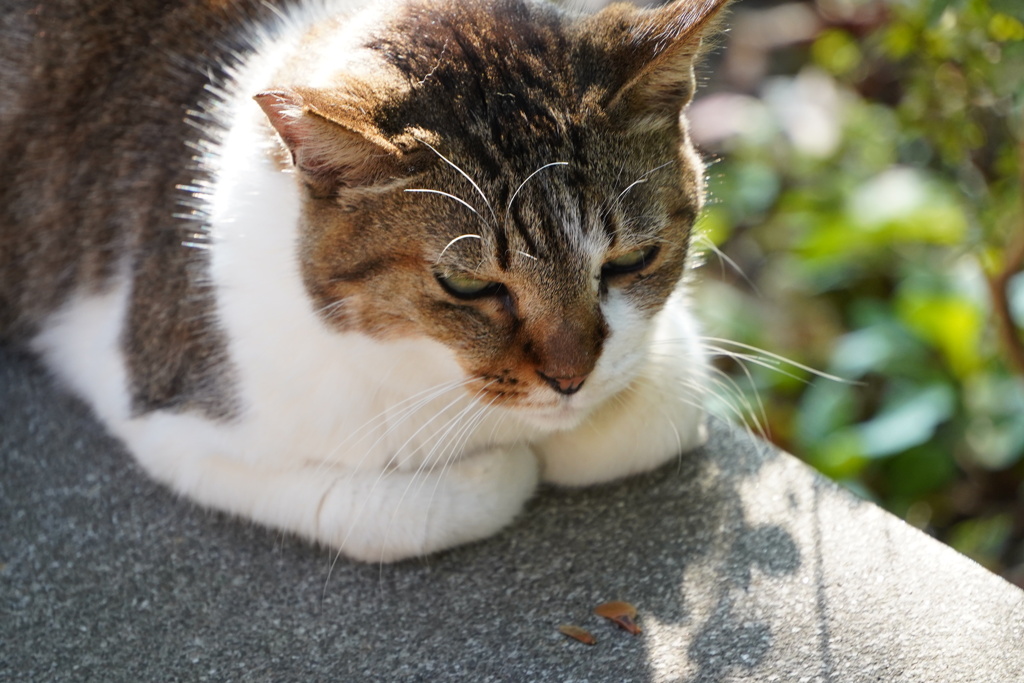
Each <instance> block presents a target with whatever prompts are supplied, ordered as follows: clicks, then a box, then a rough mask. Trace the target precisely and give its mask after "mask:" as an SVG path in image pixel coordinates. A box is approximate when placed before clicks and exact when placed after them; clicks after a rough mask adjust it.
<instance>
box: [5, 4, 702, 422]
mask: <svg viewBox="0 0 1024 683" xmlns="http://www.w3.org/2000/svg"><path fill="white" fill-rule="evenodd" d="M271 4H272V3H267V2H263V1H262V0H260V1H257V0H209V1H206V0H179V2H175V3H167V2H165V0H133V1H132V2H130V3H128V2H123V0H46V1H45V2H39V1H38V0H7V1H6V3H5V8H4V10H3V15H2V16H0V36H2V37H3V39H4V41H5V45H6V46H11V47H12V49H5V50H3V51H2V52H0V149H2V152H0V153H2V156H3V158H4V160H5V173H4V182H2V183H0V339H3V340H7V341H15V342H24V341H25V340H27V339H29V338H31V336H32V335H33V334H35V333H36V332H37V331H38V330H39V326H40V325H41V323H42V321H43V320H44V319H45V317H46V316H47V315H48V314H49V313H51V312H52V311H53V310H55V309H56V308H58V307H59V306H60V305H61V304H62V303H63V302H64V301H65V300H66V299H67V297H68V296H69V294H70V293H71V292H74V291H82V292H86V293H94V292H100V291H103V290H104V289H106V288H107V287H108V286H109V284H110V282H111V280H112V278H113V277H114V276H115V275H116V274H118V273H119V271H120V270H121V269H122V268H125V267H126V268H127V269H128V270H129V274H130V276H131V277H132V291H131V295H130V296H131V299H130V302H129V313H128V321H127V324H126V328H125V332H124V334H123V337H122V344H123V346H124V349H125V352H126V357H127V361H128V372H129V377H130V378H131V396H132V405H133V409H134V411H135V412H136V413H145V412H148V411H152V410H158V409H171V410H196V411H199V412H201V413H204V414H206V415H208V416H211V417H219V418H225V417H228V416H230V415H231V414H232V412H233V410H234V406H235V400H236V397H235V391H234V387H233V384H232V381H231V380H232V370H231V364H230V362H229V360H228V358H227V354H226V345H225V339H224V337H223V334H222V332H221V330H220V329H219V327H218V324H217V322H216V320H215V317H214V302H213V298H212V292H211V291H210V289H209V273H208V269H209V262H208V254H207V252H206V251H205V250H204V249H202V248H194V247H193V246H191V245H196V244H198V245H200V246H204V245H205V244H206V243H207V237H206V234H205V231H204V226H203V218H204V211H205V206H204V203H203V200H202V197H201V196H200V195H201V194H202V193H203V192H205V191H206V190H207V189H208V187H209V183H210V181H211V180H212V178H211V177H210V176H209V175H208V171H207V170H204V169H202V168H201V169H198V170H197V169H196V168H195V166H194V164H193V163H192V161H191V157H192V156H193V154H195V153H196V152H195V151H194V149H195V148H198V149H199V150H200V154H202V153H203V152H202V150H203V149H204V148H203V145H209V142H208V141H207V140H206V138H207V137H212V138H216V137H217V135H218V133H217V129H218V127H219V126H220V125H221V122H219V121H217V120H216V119H215V118H213V117H210V115H209V114H208V113H204V109H203V107H202V106H201V104H200V103H201V102H203V101H204V100H206V99H208V97H209V96H208V94H207V92H206V91H205V88H206V87H207V86H209V85H211V84H212V85H214V86H217V87H224V86H225V85H226V84H227V82H228V77H227V68H226V65H230V64H232V63H233V62H235V61H236V59H238V58H240V56H244V53H246V52H247V51H249V50H250V49H251V46H248V45H247V44H246V41H245V39H243V38H242V37H241V36H243V35H244V31H243V30H242V28H241V27H242V26H243V25H245V24H247V23H252V24H262V23H266V22H267V21H268V19H270V18H271V17H272V16H273V14H274V11H275V10H274V8H273V7H272V6H271ZM273 4H280V5H285V4H288V3H284V2H280V3H273ZM720 4H721V3H720V2H718V1H716V0H695V1H694V2H692V3H690V4H689V5H688V9H686V10H685V11H684V9H683V8H682V7H681V6H679V5H674V6H672V7H669V8H666V9H665V10H661V11H658V12H656V13H654V14H653V15H652V16H653V19H652V20H651V21H650V23H649V25H648V27H647V28H646V29H645V30H641V31H635V30H633V28H632V25H633V23H634V21H635V16H636V15H635V12H636V10H634V9H631V8H628V7H625V6H622V7H613V8H610V9H609V10H607V11H606V12H604V13H602V14H601V15H599V16H597V17H594V18H590V19H585V20H582V21H581V22H579V23H575V22H574V21H570V20H569V19H567V18H565V17H564V16H563V15H561V14H560V13H559V12H558V11H557V10H555V9H552V8H546V7H542V6H535V5H533V4H527V3H522V2H519V1H518V0H497V1H496V2H491V3H486V2H480V1H478V0H472V1H465V2H463V1H456V0H438V1H431V2H425V1H418V0H417V1H416V2H413V3H411V4H410V5H409V6H408V7H407V9H405V10H404V11H403V12H402V13H401V14H400V15H399V16H396V17H394V18H393V20H391V21H390V22H389V23H388V25H387V26H384V27H382V28H381V29H380V30H379V31H377V33H376V35H374V36H372V37H371V38H370V39H369V40H368V41H367V44H366V48H367V49H368V50H369V51H370V53H371V54H372V55H376V58H377V59H378V60H379V65H378V67H377V68H376V71H375V72H374V74H373V77H372V78H369V77H368V76H367V75H366V74H365V73H361V74H359V75H357V76H352V77H350V75H347V74H344V73H339V74H337V78H336V81H335V83H336V85H334V86H332V87H331V88H328V89H322V88H321V89H309V88H307V89H304V88H303V83H302V82H301V79H300V78H296V77H290V76H289V71H291V73H292V74H296V73H302V72H303V68H302V67H303V66H307V67H308V65H309V64H310V63H311V62H312V61H314V60H318V59H321V58H324V57H327V56H326V55H324V54H323V49H324V45H323V44H322V43H318V41H319V40H321V39H322V37H323V36H324V35H325V34H326V33H327V29H328V28H330V27H331V26H330V25H329V23H328V24H326V25H325V26H323V27H320V28H319V29H318V30H316V31H314V32H313V33H311V35H310V36H309V39H308V40H309V44H310V45H309V47H310V49H309V51H308V52H307V53H306V54H305V55H303V56H302V57H301V58H299V59H297V60H296V61H295V63H293V64H292V65H290V66H289V67H288V68H285V69H284V70H283V71H282V74H281V77H282V80H281V81H280V82H279V83H278V84H276V86H277V87H278V88H279V89H278V90H276V91H275V90H274V88H269V89H268V93H273V92H278V93H285V94H284V95H283V96H282V95H268V96H266V97H263V99H262V101H261V104H262V105H263V106H264V108H265V109H267V110H273V108H274V107H277V106H293V107H299V108H301V110H302V111H303V112H304V115H303V117H302V119H301V120H302V122H303V125H305V126H306V128H304V129H303V130H301V131H297V132H299V133H301V134H302V135H305V136H306V137H303V138H301V140H303V141H305V142H308V141H309V140H316V141H318V144H317V145H313V146H311V147H310V146H305V147H304V143H300V142H299V141H298V138H297V139H293V140H290V141H289V140H288V139H287V130H286V129H284V128H283V127H280V126H279V127H278V130H279V131H282V134H283V135H284V137H285V138H286V142H289V144H290V146H292V152H293V155H295V159H296V163H297V164H298V166H299V169H300V172H301V175H302V178H303V181H304V183H305V186H306V193H307V194H306V200H305V203H304V209H303V216H302V220H301V223H302V226H301V230H302V242H301V245H300V253H299V257H300V259H301V263H302V271H303V277H304V279H305V282H306V285H307V288H308V290H309V293H310V295H311V297H312V299H313V306H314V307H315V308H316V309H317V310H319V311H321V312H322V314H323V315H324V317H325V319H326V320H327V321H328V322H329V323H330V324H332V325H334V326H336V327H337V328H338V329H353V330H360V331H363V332H365V333H367V334H371V335H374V336H378V337H397V336H410V335H427V336H430V337H432V338H434V339H437V340H439V341H441V342H443V343H445V344H447V345H448V346H449V347H451V348H452V349H454V350H455V351H456V352H457V354H458V355H459V357H460V358H461V359H462V362H463V364H464V365H465V367H466V370H467V372H469V373H471V374H473V375H475V376H477V377H479V378H480V379H479V381H478V388H481V389H484V390H486V391H487V392H490V393H491V394H493V395H494V396H495V397H497V398H500V399H505V398H510V397H512V396H513V394H516V393H518V392H520V391H522V388H523V387H524V386H530V385H534V386H535V385H537V384H538V383H542V382H543V380H542V379H540V377H539V375H538V374H537V373H538V372H543V373H544V374H546V375H548V376H549V377H579V376H584V375H586V374H587V373H588V372H589V371H590V370H591V369H592V368H593V366H594V363H595V362H596V360H597V357H598V355H599V354H600V351H601V348H602V344H603V343H604V340H605V337H606V335H607V325H606V323H605V321H604V319H603V317H602V314H601V310H600V302H601V298H602V297H603V296H606V291H605V288H606V286H612V287H618V288H621V289H622V291H623V292H624V293H625V294H626V295H627V296H629V297H630V298H631V299H632V300H633V301H634V302H635V304H636V305H637V306H639V307H641V308H642V309H643V310H644V311H645V312H646V313H647V314H648V315H654V313H655V312H656V311H657V310H658V309H659V308H660V307H661V306H662V304H663V303H664V301H665V299H666V297H667V296H668V295H669V293H670V292H671V291H672V290H673V289H674V287H675V284H676V282H677V281H678V279H679V277H680V275H681V273H682V270H683V266H684V262H685V259H686V252H687V247H688V241H689V233H690V229H691V225H692V221H693V218H694V217H695V216H696V214H697V212H698V211H699V209H700V205H701V194H702V183H701V175H700V171H699V164H698V163H697V162H696V159H695V158H694V154H693V151H692V149H691V147H690V144H689V141H688V139H687V134H686V130H685V127H682V128H681V127H680V124H679V121H678V112H679V110H680V108H681V107H682V106H683V105H684V104H685V102H686V101H687V100H688V99H689V97H690V94H691V92H692V74H691V62H692V57H693V54H694V53H695V52H696V50H697V47H698V45H699V38H698V37H697V36H699V35H700V34H701V33H702V32H703V31H704V30H705V29H706V27H705V24H706V23H707V22H708V21H709V20H710V17H712V16H713V15H714V14H715V12H716V10H717V9H718V7H717V6H718V5H720ZM584 29H588V30H587V31H584ZM595 36H596V37H595ZM680 36H681V37H682V38H681V39H680V40H674V38H676V37H680ZM637 73H638V74H639V76H635V77H634V75H635V74H637ZM28 84H31V87H29V86H28ZM273 85H275V84H268V86H273ZM251 94H252V95H256V94H257V93H251ZM186 112H193V114H192V115H191V116H192V122H193V123H194V122H195V121H196V120H199V121H200V122H201V123H203V125H205V126H206V127H207V128H208V129H209V132H208V133H200V132H199V131H198V130H197V129H196V128H195V127H194V126H193V125H190V123H188V122H186ZM271 118H273V116H272V117H271ZM183 143H187V144H183ZM431 148H433V149H431ZM438 154H443V155H444V157H446V158H447V159H449V160H451V161H452V162H453V163H454V164H457V165H458V167H459V169H461V170H462V171H464V172H465V174H466V175H463V174H462V173H460V172H459V171H457V170H456V169H455V168H453V167H452V166H451V165H450V164H448V163H445V162H443V161H442V160H441V159H440V158H439V157H438ZM304 157H305V158H304ZM554 162H564V165H557V166H551V167H549V168H545V166H548V165H550V164H552V163H554ZM539 169H544V170H543V171H540V170H539ZM534 173H537V175H535V176H533V177H532V178H531V175H533V174H534ZM466 176H469V178H471V179H472V180H473V181H474V182H475V183H476V184H477V185H478V186H479V188H480V190H481V193H482V194H483V195H484V196H485V197H486V198H487V200H488V202H489V204H490V208H488V207H487V206H485V205H484V201H483V200H484V197H481V196H480V194H477V193H476V191H475V189H474V188H473V186H472V185H471V184H470V183H469V182H468V181H467V178H466ZM527 179H529V180H528V182H526V184H525V185H524V184H523V183H524V181H526V180H527ZM520 186H521V189H519V188H520ZM176 187H180V188H186V191H175V190H174V188H176ZM410 188H424V189H430V190H436V191H442V192H447V193H449V194H452V195H455V196H457V197H458V198H459V199H460V200H461V201H463V202H465V203H467V204H469V205H471V206H472V207H473V211H471V210H469V209H468V208H466V207H465V206H461V205H460V204H459V203H458V202H456V201H454V200H452V199H450V198H447V197H444V196H442V195H437V194H427V193H407V192H404V191H403V190H404V189H410ZM517 189H519V193H518V194H517V195H516V196H515V201H511V198H512V196H513V194H514V193H515V192H516V190H517ZM190 193H191V194H194V195H197V198H196V199H191V198H190V196H189V194H190ZM467 234H472V235H479V237H480V238H479V239H462V240H459V241H457V242H454V243H453V240H456V239H457V238H459V237H460V236H463V235H467ZM602 240H603V241H604V242H605V244H606V245H607V253H606V254H604V255H603V257H602V258H604V259H610V258H615V257H616V256H619V255H622V254H626V253H629V252H630V251H632V250H634V249H636V248H638V247H642V246H646V245H648V244H653V243H657V244H659V245H661V250H660V252H659V253H658V256H657V260H656V262H655V263H654V264H653V265H652V266H651V267H650V268H649V269H647V270H646V271H644V272H643V273H642V274H634V275H629V276H623V277H621V278H619V280H618V281H615V282H608V283H601V282H599V280H598V278H599V275H600V274H599V272H598V267H599V265H600V263H595V262H594V255H592V254H591V253H590V251H588V249H587V243H588V242H589V243H590V244H592V245H594V244H600V243H601V241H602ZM598 256H599V257H600V256H601V255H600V254H599V255H598ZM447 271H454V272H465V273H468V274H471V275H473V276H474V277H478V278H482V279H486V280H493V281H497V282H501V283H503V284H504V286H505V289H506V290H507V292H508V293H509V294H508V296H507V297H504V298H494V299H487V300H478V301H473V302H465V301H457V300H453V299H451V298H450V297H448V296H447V295H446V294H445V293H444V292H442V291H441V290H440V288H439V286H438V284H437V282H436V281H435V279H434V278H435V274H436V273H438V272H440V273H443V272H447Z"/></svg>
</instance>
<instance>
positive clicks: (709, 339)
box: [700, 336, 860, 384]
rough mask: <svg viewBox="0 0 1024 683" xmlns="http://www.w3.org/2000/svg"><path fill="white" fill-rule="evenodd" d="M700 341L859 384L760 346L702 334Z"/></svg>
mask: <svg viewBox="0 0 1024 683" xmlns="http://www.w3.org/2000/svg"><path fill="white" fill-rule="evenodd" d="M700 341H701V342H712V343H715V344H726V345H731V346H735V347H738V348H741V349H744V350H746V351H753V352H754V353H756V354H758V355H760V356H763V357H765V358H769V359H772V360H775V361H778V362H779V363H783V364H785V365H791V366H793V367H794V368H798V369H800V370H803V371H804V372H806V373H809V374H812V375H815V376H817V377H820V378H822V379H827V380H831V381H833V382H839V383H840V384H860V382H857V381H854V380H850V379H846V378H845V377H839V376H837V375H832V374H829V373H827V372H823V371H821V370H816V369H814V368H812V367H810V366H809V365H804V364H803V363H798V362H797V361H795V360H793V359H791V358H786V357H785V356H781V355H779V354H777V353H772V352H771V351H766V350H765V349H762V348H760V347H757V346H752V345H750V344H744V343H743V342H738V341H734V340H732V339H723V338H721V337H705V336H702V337H700ZM721 350H722V351H723V352H726V353H728V351H727V350H726V349H724V348H723V349H721Z"/></svg>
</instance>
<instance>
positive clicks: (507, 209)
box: [505, 161, 569, 225]
mask: <svg viewBox="0 0 1024 683" xmlns="http://www.w3.org/2000/svg"><path fill="white" fill-rule="evenodd" d="M568 165H569V162H568V161H552V162H551V163H550V164H544V165H543V166H541V167H540V168H538V169H537V170H536V171H534V172H533V173H531V174H530V175H528V176H526V180H524V181H523V182H521V183H519V187H517V188H516V191H515V192H513V193H512V197H511V198H509V200H508V204H506V205H505V224H506V225H507V224H508V216H509V213H510V212H511V211H512V204H513V203H514V202H515V201H516V197H518V196H519V191H520V190H522V189H523V187H525V186H526V183H528V182H530V181H531V180H533V178H534V176H536V175H537V174H538V173H540V172H541V171H543V170H544V169H546V168H551V167H552V166H568Z"/></svg>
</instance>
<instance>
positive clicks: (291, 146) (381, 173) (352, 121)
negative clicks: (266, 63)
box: [254, 89, 425, 196]
mask: <svg viewBox="0 0 1024 683" xmlns="http://www.w3.org/2000/svg"><path fill="white" fill-rule="evenodd" d="M254 99H255V100H256V102H257V103H258V104H259V105H260V107H261V108H262V109H263V112H264V113H265V114H266V115H267V118H268V119H269V121H270V124H271V125H272V126H273V127H274V129H275V130H276V131H277V133H278V135H279V136H280V137H281V140H282V141H283V142H284V144H285V145H286V146H287V147H288V150H289V151H290V152H291V154H292V160H293V162H294V163H295V168H296V169H297V170H298V172H299V173H300V174H301V175H302V178H303V180H304V181H305V182H306V184H307V185H308V186H310V187H311V188H312V190H313V192H314V193H315V194H317V195H322V196H327V195H330V194H332V193H334V192H335V191H337V190H338V189H340V188H354V187H371V186H380V185H384V184H388V183H390V182H395V181H398V180H402V179H404V178H407V177H409V176H411V175H414V174H415V173H417V172H419V171H420V170H422V169H421V167H422V166H423V161H424V159H425V155H424V154H423V152H424V150H422V149H420V148H419V146H418V145H415V144H414V143H412V142H411V138H410V140H405V139H398V140H392V139H388V138H387V137H385V136H384V135H383V134H382V133H381V132H380V131H379V130H377V129H376V127H375V126H373V124H372V123H371V122H370V121H368V120H367V119H366V117H365V115H363V113H362V110H361V108H360V107H359V106H358V105H357V104H355V105H353V106H346V101H345V99H344V98H343V97H341V96H340V95H339V94H337V93H329V94H325V93H321V92H318V91H315V90H305V89H303V90H298V89H296V90H290V89H280V90H271V91H266V92H261V93H259V94H258V95H256V96H255V97H254Z"/></svg>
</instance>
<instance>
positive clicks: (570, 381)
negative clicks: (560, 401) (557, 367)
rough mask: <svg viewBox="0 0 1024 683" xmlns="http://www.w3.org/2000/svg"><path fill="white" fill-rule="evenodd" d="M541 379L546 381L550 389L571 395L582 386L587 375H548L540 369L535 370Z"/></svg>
mask: <svg viewBox="0 0 1024 683" xmlns="http://www.w3.org/2000/svg"><path fill="white" fill-rule="evenodd" d="M537 374H538V375H540V377H541V379H543V380H544V381H545V382H547V383H548V386H550V387H551V388H552V389H554V390H555V391H557V392H558V393H560V394H564V395H565V396H572V395H573V394H575V393H576V392H577V391H579V390H580V389H581V388H582V387H583V383H584V382H585V381H586V380H587V375H583V376H581V377H549V376H547V375H545V374H544V373H543V372H541V371H540V370H538V371H537Z"/></svg>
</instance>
